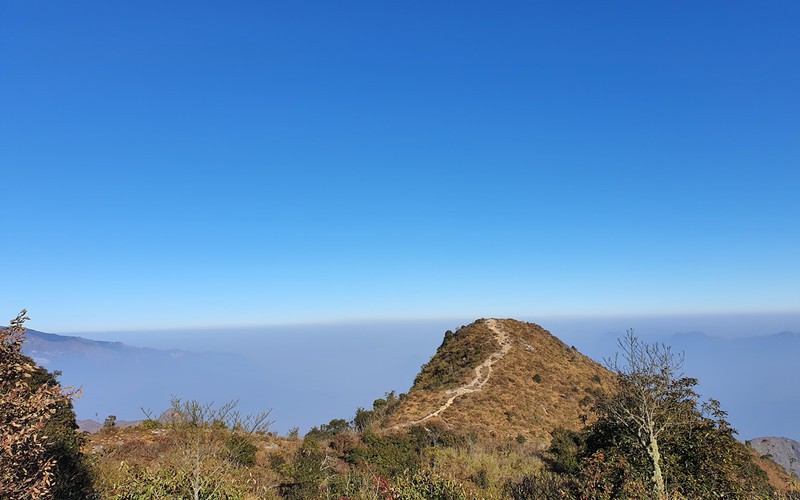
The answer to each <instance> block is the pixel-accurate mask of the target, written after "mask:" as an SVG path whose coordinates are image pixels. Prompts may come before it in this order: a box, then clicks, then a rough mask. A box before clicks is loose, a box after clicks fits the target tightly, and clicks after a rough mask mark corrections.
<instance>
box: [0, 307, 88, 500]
mask: <svg viewBox="0 0 800 500" xmlns="http://www.w3.org/2000/svg"><path fill="white" fill-rule="evenodd" d="M25 314H26V311H22V312H21V313H20V314H19V315H18V316H17V317H16V318H15V319H13V320H12V321H11V323H10V325H9V326H8V327H6V328H3V329H2V330H0V498H9V499H15V498H20V499H21V498H50V497H55V498H64V499H71V498H90V497H91V496H92V495H93V493H92V491H91V482H90V477H89V473H88V468H87V467H88V466H87V463H86V461H85V458H84V456H83V455H82V454H81V450H80V449H81V446H82V445H83V437H82V435H80V434H79V433H78V432H77V425H76V424H75V413H74V412H73V410H72V398H73V397H75V396H76V392H75V391H71V390H68V391H64V390H63V389H62V388H61V386H60V385H59V383H58V381H57V380H56V376H55V375H54V374H51V373H49V372H48V371H47V370H45V369H43V368H41V367H40V366H37V365H36V363H34V361H33V360H32V359H30V358H28V357H27V356H24V355H23V354H22V351H21V349H22V343H23V342H24V340H25V338H24V336H25V326H24V323H25V321H26V320H27V319H28V318H27V316H26V315H25Z"/></svg>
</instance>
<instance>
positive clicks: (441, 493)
mask: <svg viewBox="0 0 800 500" xmlns="http://www.w3.org/2000/svg"><path fill="white" fill-rule="evenodd" d="M384 498H387V499H389V498H390V499H392V500H466V499H467V498H468V496H467V493H466V491H465V490H464V488H463V486H462V485H461V484H459V483H457V482H455V481H453V480H451V479H447V478H444V477H441V476H439V475H438V474H436V473H435V472H434V471H431V470H428V469H423V470H420V471H417V472H414V473H413V474H411V473H408V472H406V473H404V474H402V475H400V476H398V477H397V478H396V479H395V480H394V481H392V482H391V484H390V485H389V488H388V491H386V492H384Z"/></svg>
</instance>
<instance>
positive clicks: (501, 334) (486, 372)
mask: <svg viewBox="0 0 800 500" xmlns="http://www.w3.org/2000/svg"><path fill="white" fill-rule="evenodd" d="M486 326H488V327H489V330H491V331H492V333H494V335H495V337H496V338H497V342H498V343H499V344H500V350H499V351H497V352H495V353H492V355H491V356H489V357H488V358H486V360H485V361H484V362H483V363H481V364H479V365H478V366H476V367H475V377H474V378H473V379H472V380H470V381H469V382H468V383H467V384H465V385H462V386H461V387H458V388H456V389H450V390H448V391H445V393H446V394H450V397H449V398H448V399H447V401H445V403H444V404H443V405H442V406H440V407H439V408H438V409H437V410H436V411H434V412H432V413H429V414H428V415H425V416H424V417H422V418H421V419H419V420H410V421H408V422H403V423H402V424H397V425H395V426H393V427H391V429H393V430H394V429H401V428H403V427H409V426H412V425H417V424H421V423H422V422H425V421H426V420H429V419H431V418H434V417H438V416H439V415H441V414H442V412H443V411H445V410H446V409H448V408H450V406H451V405H452V404H453V402H454V401H455V400H456V399H458V398H459V397H460V396H463V395H464V394H470V393H472V392H479V391H481V390H483V386H484V385H486V382H488V381H489V377H491V376H492V370H493V367H494V365H495V363H497V362H498V361H500V360H501V359H503V358H504V357H505V355H506V354H508V351H510V350H511V338H510V337H509V335H508V333H507V332H506V331H504V330H503V329H502V328H500V325H498V324H497V320H494V319H487V320H486Z"/></svg>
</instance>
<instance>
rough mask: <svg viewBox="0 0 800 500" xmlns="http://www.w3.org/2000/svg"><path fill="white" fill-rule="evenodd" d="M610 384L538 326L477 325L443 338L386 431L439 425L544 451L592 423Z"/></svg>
mask: <svg viewBox="0 0 800 500" xmlns="http://www.w3.org/2000/svg"><path fill="white" fill-rule="evenodd" d="M611 384H613V376H612V374H611V373H610V372H609V371H608V370H607V369H605V368H603V367H602V366H600V365H599V364H597V363H595V362H594V361H592V360H591V359H589V358H587V357H586V356H584V355H582V354H581V353H579V352H578V351H577V350H576V349H575V348H574V347H570V346H567V345H566V344H564V343H563V342H561V341H560V340H559V339H558V338H556V337H555V336H553V335H552V334H551V333H550V332H548V331H547V330H545V329H544V328H542V327H541V326H539V325H536V324H534V323H526V322H522V321H517V320H514V319H494V318H490V319H479V320H477V321H475V322H474V323H472V324H470V325H468V326H464V327H461V328H459V329H458V330H456V331H455V332H450V331H448V332H446V333H445V336H444V340H443V341H442V345H441V346H440V347H439V349H438V350H437V352H436V354H435V355H434V356H433V357H432V358H431V360H430V361H429V362H428V363H426V364H425V365H424V366H423V367H422V370H421V371H420V373H419V375H418V376H417V378H416V379H415V381H414V386H413V387H412V388H411V390H410V391H409V393H408V395H407V396H406V397H405V398H404V400H403V401H402V402H401V404H400V405H399V408H398V410H397V411H395V412H394V413H393V414H392V415H391V416H390V417H389V421H388V422H386V423H385V427H387V428H388V429H399V428H403V427H410V426H414V425H425V424H426V423H429V422H430V423H434V422H437V423H439V424H441V425H444V426H446V427H451V428H456V429H459V430H461V431H464V432H469V433H475V434H477V435H481V436H486V437H491V438H499V439H514V438H518V437H519V436H523V437H525V439H527V440H531V441H532V442H534V443H536V444H538V445H540V446H542V447H545V446H547V444H548V443H549V441H550V438H551V435H552V432H553V430H555V429H556V428H558V427H565V428H570V429H575V430H577V429H579V428H581V427H583V426H584V425H585V422H586V421H587V420H591V419H592V416H591V412H590V411H589V409H590V407H591V405H592V404H593V402H594V394H595V392H596V391H597V390H598V389H601V388H604V387H609V386H610V385H611Z"/></svg>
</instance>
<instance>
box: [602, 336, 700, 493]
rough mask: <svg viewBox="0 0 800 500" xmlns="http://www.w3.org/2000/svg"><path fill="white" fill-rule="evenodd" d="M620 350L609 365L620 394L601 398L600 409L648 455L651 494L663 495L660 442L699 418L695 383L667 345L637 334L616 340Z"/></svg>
mask: <svg viewBox="0 0 800 500" xmlns="http://www.w3.org/2000/svg"><path fill="white" fill-rule="evenodd" d="M618 344H619V349H620V351H619V352H618V353H617V354H616V355H615V356H614V357H613V358H611V359H610V360H607V361H606V364H607V365H608V368H609V369H611V370H612V371H613V372H614V373H616V375H617V384H618V389H619V390H618V392H617V393H616V394H614V395H612V396H610V397H605V398H601V399H600V400H599V404H598V409H599V410H600V412H601V414H602V415H603V416H604V417H605V418H606V419H608V420H609V421H610V422H611V423H613V424H616V425H617V426H618V427H619V428H620V429H622V430H623V431H624V432H626V433H627V434H628V436H629V437H630V438H632V440H633V442H635V443H637V444H638V445H639V446H640V447H641V449H642V450H643V451H645V452H646V453H647V456H648V457H649V459H650V465H651V472H652V475H651V481H652V488H653V495H654V496H655V497H657V498H662V497H664V495H665V486H664V475H663V470H662V469H663V458H662V452H661V448H660V446H659V444H660V443H659V440H660V439H661V437H662V436H663V435H664V434H665V433H666V432H670V431H673V430H679V429H688V428H689V426H690V425H691V423H692V422H693V421H694V420H695V415H696V408H697V404H698V394H697V393H696V392H694V390H693V388H694V386H695V385H697V379H693V378H688V377H684V375H683V355H682V354H679V355H676V354H675V353H673V352H672V350H671V349H670V347H669V346H667V345H665V344H661V343H652V344H651V343H647V342H643V341H641V340H640V339H639V338H638V337H637V336H636V335H634V332H633V330H632V329H631V330H628V332H627V334H626V335H625V337H623V338H621V339H620V340H619V341H618Z"/></svg>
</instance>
